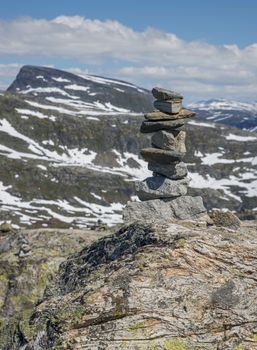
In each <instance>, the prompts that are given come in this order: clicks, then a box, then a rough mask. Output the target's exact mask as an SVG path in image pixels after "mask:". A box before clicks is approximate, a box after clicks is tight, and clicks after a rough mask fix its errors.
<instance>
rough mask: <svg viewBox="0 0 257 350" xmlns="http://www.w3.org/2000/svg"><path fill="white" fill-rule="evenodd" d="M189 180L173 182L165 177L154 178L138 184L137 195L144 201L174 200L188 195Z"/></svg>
mask: <svg viewBox="0 0 257 350" xmlns="http://www.w3.org/2000/svg"><path fill="white" fill-rule="evenodd" d="M187 186H188V179H182V180H171V179H168V178H167V177H165V176H161V175H160V176H152V177H148V178H146V179H145V180H144V181H138V182H136V194H137V195H138V197H139V199H140V200H142V201H147V200H150V199H160V198H174V197H178V196H184V195H186V193H187Z"/></svg>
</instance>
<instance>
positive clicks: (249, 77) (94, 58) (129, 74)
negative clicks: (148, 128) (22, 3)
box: [0, 16, 257, 99]
mask: <svg viewBox="0 0 257 350" xmlns="http://www.w3.org/2000/svg"><path fill="white" fill-rule="evenodd" d="M0 37H1V42H0V57H3V58H4V57H7V56H10V55H12V57H22V58H26V57H31V56H33V57H41V60H43V59H44V58H45V59H47V60H48V61H49V59H51V58H53V59H56V58H58V59H59V60H73V61H74V62H78V65H79V64H81V65H83V64H84V65H90V66H91V67H94V68H95V72H96V73H98V72H99V71H100V72H101V73H105V74H107V75H109V76H111V75H113V76H115V77H119V78H123V79H127V80H130V81H133V82H135V83H138V84H140V85H143V86H146V87H151V86H153V85H156V84H161V85H163V86H166V87H171V88H175V89H179V90H180V91H181V92H183V93H184V94H189V95H190V96H192V97H195V98H201V97H203V98H205V97H216V96H220V97H221V96H225V97H230V98H231V97H237V98H248V99H255V95H256V94H257V43H253V44H252V45H250V46H247V47H245V48H242V49H241V48H239V47H238V46H237V45H223V46H215V45H211V44H209V43H206V42H202V41H192V42H186V41H184V40H182V39H180V38H179V37H177V36H176V35H175V34H173V33H166V32H162V31H159V30H157V29H154V28H146V29H145V30H144V31H142V32H137V31H135V30H133V29H132V28H129V27H126V26H124V25H122V24H121V23H119V22H117V21H111V20H108V21H100V20H91V19H86V18H83V17H80V16H72V17H69V16H60V17H57V18H55V19H53V20H46V19H33V18H19V19H16V20H12V21H0ZM23 60H24V59H23ZM99 67H101V68H99ZM91 70H92V69H91ZM1 75H2V74H1V66H0V76H1Z"/></svg>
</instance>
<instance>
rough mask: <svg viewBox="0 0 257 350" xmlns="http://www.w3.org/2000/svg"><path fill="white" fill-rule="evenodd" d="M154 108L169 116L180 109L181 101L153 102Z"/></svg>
mask: <svg viewBox="0 0 257 350" xmlns="http://www.w3.org/2000/svg"><path fill="white" fill-rule="evenodd" d="M153 104H154V107H155V108H157V109H158V110H159V111H161V112H164V113H169V114H177V113H179V112H180V110H181V109H182V101H181V100H166V101H158V100H157V101H154V103H153Z"/></svg>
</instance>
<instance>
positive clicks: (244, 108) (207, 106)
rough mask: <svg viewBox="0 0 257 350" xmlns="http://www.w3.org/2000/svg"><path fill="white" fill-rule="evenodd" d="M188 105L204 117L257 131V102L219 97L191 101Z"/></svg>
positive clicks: (199, 115)
mask: <svg viewBox="0 0 257 350" xmlns="http://www.w3.org/2000/svg"><path fill="white" fill-rule="evenodd" d="M188 107H189V108H191V109H192V110H194V111H196V112H197V113H198V117H200V118H202V119H206V120H210V121H213V122H217V123H222V124H227V125H232V126H236V127H238V128H240V129H246V130H250V131H257V102H255V103H246V102H238V101H233V100H225V99H217V100H207V101H200V102H196V103H191V104H189V106H188Z"/></svg>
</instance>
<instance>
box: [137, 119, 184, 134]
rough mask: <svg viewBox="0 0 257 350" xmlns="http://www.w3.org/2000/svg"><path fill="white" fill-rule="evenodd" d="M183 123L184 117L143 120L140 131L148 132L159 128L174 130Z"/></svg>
mask: <svg viewBox="0 0 257 350" xmlns="http://www.w3.org/2000/svg"><path fill="white" fill-rule="evenodd" d="M184 124H185V119H184V118H183V119H176V120H162V121H160V120H158V121H151V122H149V121H143V123H142V125H141V128H140V131H141V132H142V133H150V132H155V131H159V130H174V129H176V130H177V129H179V130H181V128H182V127H183V125H184Z"/></svg>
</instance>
